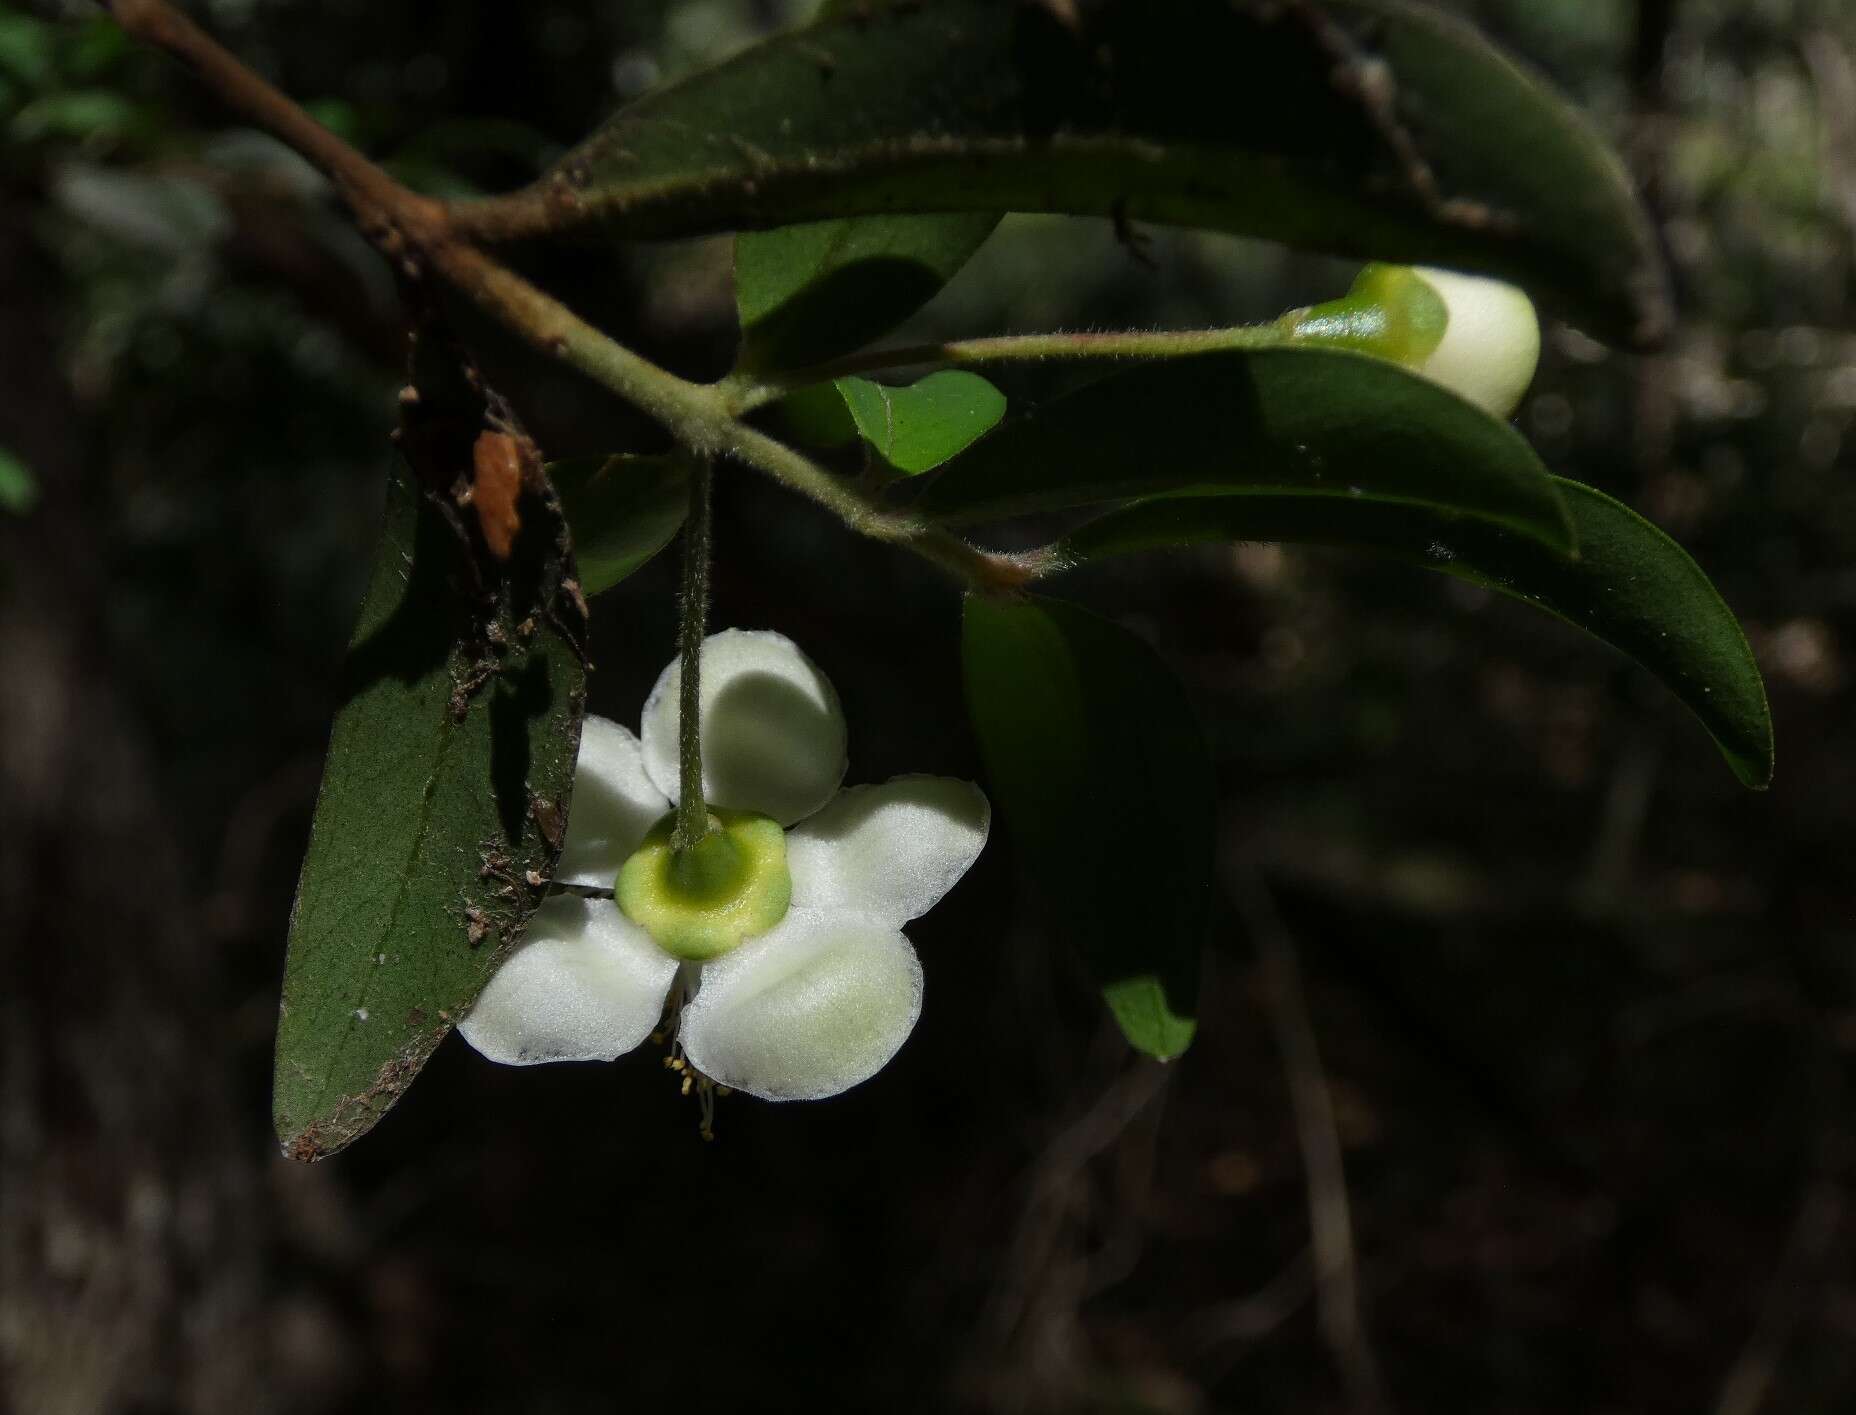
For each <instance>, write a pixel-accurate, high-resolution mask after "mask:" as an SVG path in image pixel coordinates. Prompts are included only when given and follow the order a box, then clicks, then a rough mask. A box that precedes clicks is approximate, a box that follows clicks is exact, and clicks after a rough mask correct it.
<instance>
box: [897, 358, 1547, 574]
mask: <svg viewBox="0 0 1856 1415" xmlns="http://www.w3.org/2000/svg"><path fill="white" fill-rule="evenodd" d="M1191 492H1218V493H1225V492H1243V493H1256V494H1262V493H1269V494H1274V495H1294V496H1301V497H1309V498H1316V499H1320V500H1323V501H1327V500H1346V501H1376V502H1392V503H1411V504H1416V505H1421V506H1428V507H1432V508H1436V509H1439V510H1450V511H1455V512H1457V513H1460V514H1463V515H1469V516H1477V517H1481V518H1482V519H1485V520H1489V521H1493V522H1496V523H1498V524H1501V525H1505V526H1510V527H1513V528H1514V529H1517V530H1520V531H1522V532H1524V533H1526V534H1528V535H1531V536H1535V537H1537V538H1538V539H1540V540H1541V541H1543V542H1545V543H1546V544H1549V545H1552V546H1555V547H1558V548H1561V549H1569V548H1571V546H1572V544H1573V540H1572V536H1571V533H1570V530H1569V527H1568V523H1567V520H1566V511H1565V508H1564V507H1563V506H1562V505H1561V504H1560V499H1559V494H1558V492H1557V491H1555V490H1554V486H1553V479H1552V477H1551V476H1549V475H1548V473H1547V470H1546V468H1545V467H1543V466H1541V464H1540V459H1539V458H1538V457H1537V456H1535V455H1534V450H1533V448H1531V447H1529V446H1528V445H1527V439H1525V438H1524V437H1522V436H1521V435H1520V434H1519V433H1517V432H1516V431H1515V430H1514V429H1513V428H1511V427H1510V426H1508V424H1506V423H1504V422H1501V421H1499V420H1497V419H1495V418H1492V417H1490V416H1489V415H1488V414H1487V413H1485V412H1483V411H1482V410H1481V409H1480V408H1477V407H1475V406H1474V405H1472V404H1470V403H1467V402H1465V401H1464V400H1463V399H1461V398H1458V397H1457V396H1456V395H1455V394H1454V393H1450V392H1448V391H1446V390H1445V389H1443V388H1440V387H1438V386H1437V385H1436V384H1434V383H1432V382H1431V381H1430V380H1429V379H1425V378H1421V377H1419V376H1418V375H1417V374H1413V373H1408V372H1406V371H1405V370H1404V369H1402V368H1400V367H1399V366H1398V365H1396V364H1391V363H1387V362H1385V361H1383V360H1381V359H1376V358H1373V357H1371V356H1369V355H1365V354H1356V353H1353V352H1351V351H1348V350H1341V349H1307V348H1300V349H1260V350H1249V351H1234V352H1230V353H1218V354H1199V355H1194V356H1192V357H1190V358H1182V359H1171V360H1167V361H1166V362H1163V363H1153V364H1144V365H1142V366H1140V367H1138V368H1135V369H1133V370H1131V371H1129V372H1127V373H1122V374H1117V375H1115V376H1113V377H1111V378H1105V379H1103V380H1102V381H1100V382H1099V383H1094V384H1091V385H1089V386H1088V387H1086V388H1083V389H1080V390H1079V391H1077V392H1075V393H1072V394H1070V395H1069V396H1067V397H1064V398H1060V399H1057V400H1056V401H1054V402H1052V403H1050V404H1048V405H1047V406H1045V407H1043V408H1039V409H1038V410H1036V411H1035V412H1033V413H1032V414H1030V415H1029V416H1027V417H1024V418H1021V419H1018V420H1017V421H1015V422H1011V423H1008V424H1006V425H1005V426H1004V427H1002V428H1000V429H999V430H998V431H997V432H996V433H994V434H993V435H992V436H991V437H988V438H985V439H984V440H982V441H980V442H978V443H975V444H974V445H973V446H972V447H970V448H969V449H967V451H966V452H964V453H962V454H961V455H960V456H959V457H956V458H955V459H954V460H953V461H951V462H950V463H948V464H947V466H945V467H943V468H942V469H941V473H940V475H939V476H938V477H937V478H936V480H935V484H934V485H933V486H932V487H930V488H929V489H928V493H927V495H926V496H925V497H924V498H923V499H922V503H921V505H922V508H923V509H924V510H926V511H929V512H932V513H934V514H937V515H941V516H944V517H947V518H948V519H951V520H962V521H971V520H976V519H980V518H983V517H988V516H1001V515H1007V514H1010V513H1013V512H1020V511H1035V510H1048V509H1052V508H1057V507H1064V506H1077V505H1083V504H1086V503H1089V502H1095V501H1110V500H1119V499H1122V498H1126V497H1132V496H1142V495H1154V494H1165V495H1178V494H1185V493H1191Z"/></svg>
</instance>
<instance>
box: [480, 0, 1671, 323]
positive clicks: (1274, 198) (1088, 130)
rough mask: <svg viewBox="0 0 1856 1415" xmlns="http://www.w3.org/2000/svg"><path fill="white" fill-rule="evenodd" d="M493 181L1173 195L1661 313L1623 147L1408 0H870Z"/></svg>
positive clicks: (670, 219)
mask: <svg viewBox="0 0 1856 1415" xmlns="http://www.w3.org/2000/svg"><path fill="white" fill-rule="evenodd" d="M498 204H499V203H498V202H493V203H492V205H498ZM500 204H501V205H502V206H503V207H504V208H505V210H503V211H496V212H491V211H489V210H486V211H485V212H484V217H485V220H484V227H485V229H486V230H491V231H493V230H496V229H498V228H501V229H504V230H510V229H522V228H523V227H526V228H527V229H530V230H546V231H551V232H562V233H564V232H566V231H567V230H568V229H570V228H573V227H578V226H585V225H588V224H592V223H601V224H604V225H606V226H608V227H609V228H610V229H612V230H613V231H615V232H616V233H618V234H619V235H621V236H623V237H626V238H655V237H673V236H691V235H698V234H702V233H705V232H716V231H742V230H754V229H764V228H767V227H773V226H785V225H789V224H791V223H794V222H807V221H820V220H824V219H827V218H833V217H845V216H872V215H882V214H892V213H899V212H901V213H907V212H916V213H922V212H964V211H971V212H995V211H1061V212H1070V213H1074V214H1077V215H1095V216H1105V217H1114V218H1116V219H1120V220H1129V219H1132V220H1136V221H1165V222H1172V223H1176V224H1180V225H1192V226H1206V227H1214V228H1218V229H1221V230H1226V231H1233V232H1237V233H1240V234H1245V235H1252V236H1262V237H1266V238H1269V239H1273V240H1280V241H1286V242H1289V243H1291V244H1294V245H1300V246H1310V247H1316V248H1321V249H1325V250H1329V251H1332V252H1334V253H1335V254H1340V255H1357V256H1361V257H1363V258H1366V259H1374V260H1389V261H1400V262H1413V263H1430V264H1438V265H1448V266H1452V267H1463V268H1467V269H1475V270H1482V271H1485V272H1487V273H1488V274H1492V275H1499V276H1503V277H1504V278H1506V279H1508V280H1510V281H1512V282H1514V283H1516V284H1519V285H1523V286H1526V287H1527V288H1528V289H1529V290H1530V292H1532V293H1534V294H1536V295H1537V296H1542V297H1548V298H1550V299H1557V300H1558V302H1559V303H1560V304H1562V305H1563V306H1564V307H1566V308H1568V309H1569V310H1571V311H1572V312H1573V313H1574V314H1575V316H1576V317H1579V318H1581V319H1582V320H1586V321H1589V322H1590V323H1591V325H1592V328H1593V331H1594V332H1595V333H1598V334H1601V335H1619V336H1623V337H1626V338H1629V337H1636V338H1640V339H1648V338H1654V337H1655V336H1656V335H1658V334H1659V333H1660V332H1661V330H1662V328H1663V326H1664V325H1665V323H1666V321H1667V307H1668V298H1667V291H1666V278H1665V276H1664V273H1663V270H1662V267H1661V263H1660V261H1659V258H1658V255H1657V251H1656V244H1655V241H1654V239H1653V238H1652V234H1651V228H1650V224H1649V222H1648V221H1647V220H1646V218H1645V216H1644V214H1643V212H1642V209H1641V208H1640V206H1639V205H1638V203H1637V199H1636V197H1635V195H1634V194H1633V192H1632V190H1631V187H1630V183H1629V180H1628V178H1627V177H1626V175H1625V172H1624V168H1623V165H1622V163H1620V162H1619V161H1618V159H1617V158H1616V157H1615V156H1614V155H1613V154H1612V153H1611V152H1609V151H1608V150H1607V149H1606V148H1605V146H1604V144H1603V143H1602V142H1601V141H1600V140H1599V138H1598V137H1597V136H1596V135H1595V133H1594V132H1593V130H1592V129H1591V127H1590V125H1589V124H1587V122H1586V121H1585V120H1584V119H1583V118H1582V117H1581V116H1580V115H1579V114H1578V113H1577V112H1576V111H1575V110H1574V109H1573V108H1572V107H1571V106H1570V105H1568V104H1567V103H1566V102H1565V100H1563V99H1562V98H1560V97H1559V96H1558V95H1557V94H1555V93H1553V92H1552V91H1551V90H1550V89H1549V88H1548V87H1547V86H1546V85H1545V84H1544V83H1542V82H1541V81H1540V80H1539V79H1538V78H1537V77H1535V76H1534V75H1533V74H1532V73H1530V72H1528V71H1527V70H1526V69H1524V68H1523V67H1521V66H1520V65H1519V64H1517V63H1515V62H1514V61H1513V60H1512V59H1510V58H1509V57H1508V56H1507V55H1505V54H1504V53H1502V52H1501V51H1500V50H1499V49H1497V48H1496V47H1495V46H1493V45H1492V44H1490V43H1489V42H1488V41H1487V40H1485V39H1484V38H1482V37H1481V36H1480V35H1479V34H1477V33H1476V31H1475V30H1473V29H1472V28H1470V27H1469V26H1468V25H1467V24H1465V23H1463V22H1462V21H1461V20H1459V19H1457V18H1455V17H1454V16H1450V15H1445V14H1441V13H1438V12H1437V11H1435V10H1433V9H1431V8H1429V7H1426V6H1419V5H1414V4H1408V3H1403V0H1324V3H1322V4H1320V5H1306V4H1296V5H1287V4H1268V5H1266V4H1261V3H1243V4H1221V3H1211V0H1099V3H1092V4H1088V5H1077V6H1071V5H1059V4H1049V3H1046V4H1031V3H1017V4H1014V3H1008V2H1007V0H926V3H922V0H909V3H893V4H885V3H883V0H868V3H864V4H859V5H856V6H854V7H850V8H848V9H846V10H844V11H842V12H841V13H838V14H836V15H834V16H832V17H828V18H826V19H824V20H822V21H821V22H819V23H817V24H814V25H811V26H809V27H807V28H805V29H802V30H799V31H797V32H796V33H793V34H790V35H785V36H781V37H779V38H777V39H774V40H771V41H769V42H768V43H766V44H762V45H759V46H756V47H755V48H753V49H750V50H748V51H747V52H745V53H743V54H741V55H740V56H738V57H737V58H735V59H733V60H731V61H729V62H728V63H726V64H723V65H720V66H719V67H717V68H714V69H710V70H708V71H707V72H704V73H699V74H695V75H692V76H691V77H689V78H687V79H685V80H683V81H681V82H679V83H676V84H673V85H671V86H669V87H667V88H664V89H660V90H658V91H656V92H654V93H651V94H648V95H646V96H645V97H644V98H642V99H640V100H639V101H638V102H636V103H633V104H631V105H630V106H628V107H627V108H625V109H624V110H622V111H621V112H620V113H618V114H617V115H615V116H614V117H613V118H612V119H610V120H609V121H608V122H607V123H606V124H605V125H604V126H603V127H602V128H601V129H600V130H599V131H598V132H596V133H595V134H593V135H592V136H591V137H590V138H588V139H587V140H586V141H585V142H583V143H581V144H580V145H579V146H578V147H576V148H575V149H574V150H573V151H571V152H569V153H568V154H567V155H566V156H564V157H563V158H562V159H561V161H560V162H559V163H558V164H557V165H556V166H555V168H554V169H553V170H552V171H550V172H549V173H548V174H547V175H546V176H544V177H543V178H542V179H541V181H540V182H539V183H537V184H536V185H535V186H533V187H532V188H530V189H529V190H528V191H526V192H523V193H518V194H517V195H516V197H514V198H513V199H501V200H500ZM460 217H461V219H462V220H463V221H464V222H465V223H466V224H467V225H468V224H469V223H470V221H471V220H472V213H471V212H470V211H469V210H468V209H466V210H465V211H463V212H461V213H460ZM510 218H513V219H510Z"/></svg>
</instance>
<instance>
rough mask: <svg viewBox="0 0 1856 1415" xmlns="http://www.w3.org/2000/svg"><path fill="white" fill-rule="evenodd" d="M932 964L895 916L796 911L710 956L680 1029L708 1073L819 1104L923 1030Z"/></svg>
mask: <svg viewBox="0 0 1856 1415" xmlns="http://www.w3.org/2000/svg"><path fill="white" fill-rule="evenodd" d="M921 1010H922V969H921V964H920V962H918V961H917V959H916V957H915V950H914V948H912V947H911V946H910V945H909V941H908V940H907V939H906V938H904V937H903V936H902V934H901V933H900V932H899V931H898V930H896V929H894V928H891V927H890V926H889V925H887V924H884V923H881V922H879V921H877V920H873V919H865V918H860V917H858V916H857V915H855V914H836V913H823V912H820V911H818V910H813V909H794V910H792V911H790V912H789V913H788V914H787V916H786V918H785V919H784V920H783V921H782V922H781V923H780V925H779V927H778V928H776V929H774V930H773V932H772V933H769V934H764V935H762V936H761V937H760V938H757V939H751V940H750V941H748V942H747V943H744V944H742V945H741V947H740V948H737V949H736V950H735V951H734V952H733V953H730V954H728V955H726V956H725V957H722V958H718V959H717V960H716V961H715V962H713V963H707V964H704V965H703V970H702V984H701V986H700V987H699V988H698V990H697V993H696V996H695V998H694V999H693V1000H692V1001H691V1002H689V1003H687V1004H686V1005H685V1006H684V1008H683V1017H682V1022H681V1024H680V1027H679V1030H678V1033H677V1035H678V1038H679V1040H680V1041H681V1042H682V1043H683V1049H684V1051H685V1052H687V1053H688V1055H689V1059H690V1062H691V1063H692V1064H693V1065H694V1066H695V1067H696V1069H697V1070H698V1071H701V1072H702V1073H703V1074H704V1075H705V1076H708V1077H710V1078H711V1079H713V1080H715V1081H718V1082H720V1083H721V1084H722V1085H725V1086H733V1087H734V1088H735V1089H736V1090H738V1091H746V1092H747V1093H748V1094H749V1095H754V1096H760V1097H761V1098H762V1099H764V1100H770V1101H814V1100H821V1099H823V1098H824V1097H826V1096H835V1095H837V1094H838V1092H840V1091H845V1090H849V1089H850V1088H851V1087H852V1086H855V1085H856V1084H857V1083H858V1082H859V1081H863V1080H866V1079H868V1078H869V1077H870V1076H873V1075H875V1074H876V1072H878V1071H879V1070H881V1069H882V1068H883V1066H884V1064H885V1063H886V1062H888V1060H889V1059H890V1058H891V1057H892V1056H894V1055H895V1054H896V1052H897V1050H898V1049H899V1048H900V1047H901V1046H902V1044H903V1042H904V1041H906V1040H907V1039H908V1035H909V1033H910V1032H911V1031H913V1030H914V1028H915V1020H916V1018H918V1017H919V1016H921Z"/></svg>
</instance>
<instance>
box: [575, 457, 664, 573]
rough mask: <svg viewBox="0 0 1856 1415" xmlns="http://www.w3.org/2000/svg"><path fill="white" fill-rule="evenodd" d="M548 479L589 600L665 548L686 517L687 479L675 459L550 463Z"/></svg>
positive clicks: (622, 459)
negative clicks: (571, 537) (558, 497)
mask: <svg viewBox="0 0 1856 1415" xmlns="http://www.w3.org/2000/svg"><path fill="white" fill-rule="evenodd" d="M548 476H549V478H550V479H551V480H552V481H553V482H554V486H555V489H556V490H557V491H558V492H560V495H561V509H562V510H563V511H564V512H565V513H566V515H567V524H568V526H570V527H571V528H572V530H573V533H574V559H575V560H576V562H578V564H579V567H580V588H581V589H582V590H584V591H585V592H586V593H587V594H589V595H596V594H600V593H602V592H603V591H605V590H609V589H611V588H612V587H613V586H614V585H616V584H618V583H619V582H620V581H621V580H624V579H626V578H627V577H628V576H630V575H631V574H632V572H633V571H635V570H637V569H638V568H639V567H640V566H642V565H643V564H644V563H645V562H646V561H647V560H649V559H650V558H651V557H652V556H654V555H656V554H657V553H658V551H660V550H662V549H663V548H664V547H665V546H666V545H668V544H670V539H671V537H672V536H674V535H676V533H677V531H678V530H679V529H680V528H681V527H682V525H683V517H684V515H685V514H686V513H687V512H688V511H689V504H690V487H689V473H688V471H687V470H686V469H685V466H684V464H683V462H682V461H681V460H680V459H679V458H676V457H669V456H666V457H633V456H618V457H580V458H575V459H573V460H571V461H565V462H552V463H550V464H549V465H548Z"/></svg>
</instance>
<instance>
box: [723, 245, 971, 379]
mask: <svg viewBox="0 0 1856 1415" xmlns="http://www.w3.org/2000/svg"><path fill="white" fill-rule="evenodd" d="M998 224H999V218H998V216H997V215H996V214H993V213H987V212H979V213H971V212H961V213H958V214H955V215H952V216H857V217H847V218H844V219H842V220H837V221H816V222H808V223H805V224H803V225H799V226H782V227H780V228H779V229H778V230H774V231H765V232H746V233H744V234H742V235H740V236H738V237H736V238H735V303H736V305H737V306H738V308H739V310H740V313H741V356H740V358H739V360H738V361H737V362H738V363H739V365H740V367H742V368H744V369H751V370H753V371H755V372H763V373H764V372H768V371H771V370H774V369H791V368H802V367H804V366H805V365H807V364H815V363H822V362H823V361H824V360H826V359H829V358H833V357H835V356H837V355H839V354H848V353H850V352H851V351H852V350H854V349H861V348H862V347H863V346H864V345H866V344H868V343H870V342H871V340H873V339H876V338H878V337H879V336H881V335H884V334H887V333H888V332H889V331H890V330H892V329H894V328H895V327H896V326H897V325H898V324H900V323H902V321H903V320H905V319H907V318H908V317H909V316H910V315H912V314H914V313H915V311H916V310H918V309H920V308H921V307H922V306H923V305H925V304H927V303H928V301H929V300H930V299H932V298H933V297H934V296H935V294H936V293H937V292H938V291H939V290H940V288H941V287H942V286H943V285H945V284H946V283H947V282H948V281H949V280H951V279H953V278H954V276H955V274H957V273H958V272H959V270H960V268H961V267H962V266H963V265H965V264H966V263H967V261H968V260H970V259H971V258H972V256H973V253H974V252H975V251H977V250H978V249H979V248H980V246H981V245H982V244H983V243H984V242H985V240H986V238H987V237H988V236H990V235H991V234H992V230H993V227H995V226H997V225H998Z"/></svg>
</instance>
